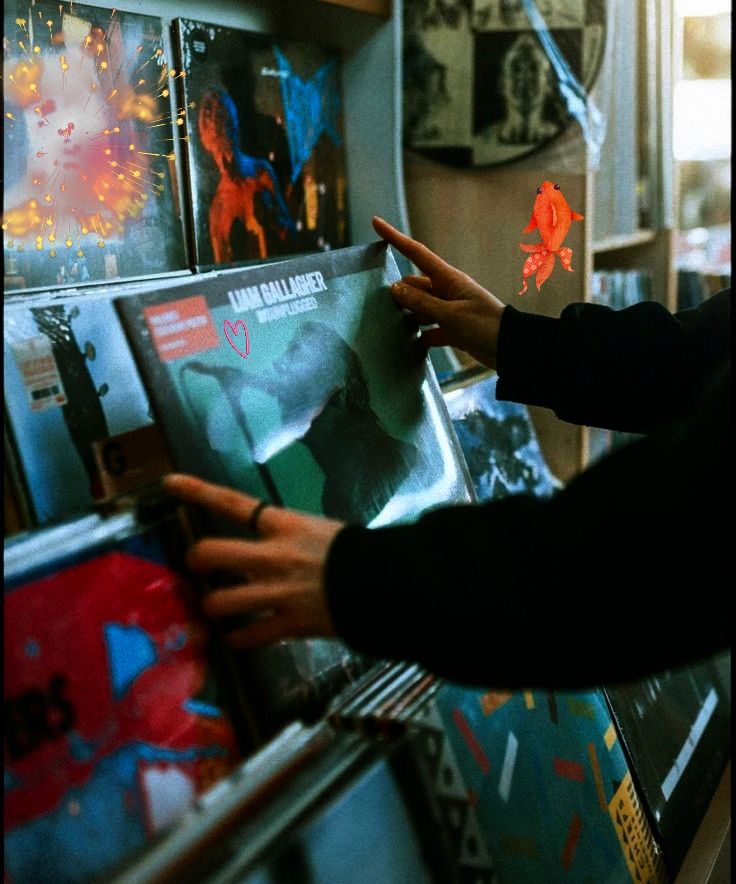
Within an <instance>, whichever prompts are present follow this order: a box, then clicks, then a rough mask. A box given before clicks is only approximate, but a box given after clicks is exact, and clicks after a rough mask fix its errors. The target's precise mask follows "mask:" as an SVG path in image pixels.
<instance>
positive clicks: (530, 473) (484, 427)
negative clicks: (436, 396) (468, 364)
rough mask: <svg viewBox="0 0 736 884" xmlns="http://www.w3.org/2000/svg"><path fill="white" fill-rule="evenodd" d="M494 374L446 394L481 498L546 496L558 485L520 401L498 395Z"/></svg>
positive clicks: (450, 411) (527, 413)
mask: <svg viewBox="0 0 736 884" xmlns="http://www.w3.org/2000/svg"><path fill="white" fill-rule="evenodd" d="M497 381H498V377H497V375H495V374H494V375H493V376H491V377H485V378H481V379H477V380H472V381H470V382H468V383H466V384H464V385H463V386H461V387H458V388H457V389H452V390H446V391H445V392H444V397H445V402H446V404H447V410H448V411H449V413H450V417H451V418H452V422H453V425H454V427H455V432H456V433H457V437H458V440H459V442H460V447H461V448H462V450H463V454H464V455H465V462H466V463H467V465H468V471H469V472H470V475H471V477H472V479H473V484H474V487H475V492H476V495H477V496H478V499H479V500H493V499H495V498H499V497H507V496H508V495H510V494H533V495H534V496H536V497H548V496H549V495H550V494H552V493H553V492H554V491H556V490H559V489H560V488H561V487H562V483H561V482H560V481H559V479H557V478H556V477H555V476H554V475H553V474H552V472H551V471H550V468H549V466H548V465H547V462H546V460H545V459H544V455H543V454H542V450H541V448H540V447H539V441H538V439H537V434H536V431H535V429H534V424H533V423H532V420H531V418H530V417H529V412H528V410H527V408H526V406H524V405H519V404H518V403H516V402H504V401H499V400H498V399H496V383H497Z"/></svg>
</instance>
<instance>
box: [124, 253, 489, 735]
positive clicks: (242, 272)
mask: <svg viewBox="0 0 736 884" xmlns="http://www.w3.org/2000/svg"><path fill="white" fill-rule="evenodd" d="M399 277H400V273H399V270H398V268H397V266H396V262H395V260H394V257H393V255H392V254H391V252H390V250H389V249H388V247H387V246H386V245H385V244H381V243H374V244H371V245H367V246H355V247H352V248H347V249H339V250H335V251H330V252H325V253H315V254H313V255H310V256H306V257H298V258H293V259H289V260H286V261H281V262H277V263H273V264H266V265H255V266H251V267H245V268H242V269H238V270H229V271H223V272H222V273H219V274H208V275H207V276H206V277H203V279H202V281H201V284H200V285H197V282H196V280H195V281H194V282H192V281H191V280H190V281H189V283H188V284H187V285H186V286H182V287H180V288H179V287H174V288H170V289H167V290H166V291H155V290H151V291H148V292H146V293H141V294H136V295H133V296H131V297H127V298H124V299H120V300H118V301H116V306H117V309H118V312H119V315H120V317H121V320H122V323H123V327H124V328H125V330H126V334H127V335H128V338H129V341H130V345H131V349H132V351H133V353H134V356H135V358H136V361H137V363H138V367H139V370H140V373H141V377H142V378H143V381H144V384H145V386H146V389H147V391H148V394H149V398H150V400H151V404H152V407H153V410H154V413H155V416H156V419H157V422H158V423H159V424H160V426H161V428H162V430H163V433H164V436H165V438H166V441H167V444H168V445H169V447H170V449H171V456H172V460H173V462H174V464H175V466H176V468H177V469H179V470H182V471H186V472H189V473H193V474H195V475H198V476H200V477H202V478H204V479H207V480H209V481H212V482H217V483H219V484H222V485H226V486H228V487H234V488H237V489H240V490H242V491H245V492H247V493H249V494H252V495H255V496H256V497H259V498H262V499H265V500H267V501H269V502H270V503H272V504H275V505H280V506H288V507H291V508H295V509H299V510H302V511H306V512H311V513H315V514H323V515H326V516H330V517H332V518H337V519H342V520H343V521H345V522H350V523H353V524H361V525H366V526H369V527H377V526H380V525H386V524H390V523H396V522H400V521H410V520H412V519H415V518H416V517H418V516H419V515H420V514H421V513H422V512H424V511H426V510H428V509H430V508H432V507H435V506H438V505H442V504H452V503H469V502H471V501H472V500H473V499H474V492H473V490H472V484H471V481H470V478H469V475H468V473H467V468H466V465H465V461H464V459H463V456H462V452H461V450H460V447H459V445H458V443H457V438H456V436H455V433H454V430H453V427H452V422H451V421H450V419H449V416H448V414H447V410H446V407H445V403H444V400H443V398H442V393H441V391H440V388H439V385H438V384H437V380H436V378H435V376H434V373H433V371H432V369H431V366H430V364H429V361H428V359H427V357H426V354H425V353H424V352H423V351H422V350H421V348H420V347H419V345H418V343H417V334H416V326H415V325H414V324H413V321H412V320H410V319H409V317H408V316H407V315H406V314H405V313H404V312H402V311H401V310H400V309H399V308H398V307H397V306H396V304H395V303H394V301H393V300H392V298H391V296H390V294H389V289H388V286H389V285H390V283H392V282H393V281H395V280H396V279H398V278H399ZM207 530H208V531H214V533H223V532H226V533H230V532H231V531H232V527H230V526H226V525H224V524H222V523H220V522H218V523H212V524H210V525H208V528H207ZM241 530H242V528H241ZM246 656H247V660H245V661H244V665H243V672H244V673H245V674H246V677H247V678H248V679H249V681H250V684H251V689H252V695H253V699H252V702H253V705H254V707H255V709H256V715H257V716H261V715H262V716H263V719H264V720H265V721H266V722H267V724H268V726H272V727H275V726H276V725H277V724H279V723H283V722H284V721H286V720H288V719H289V718H290V717H293V716H294V715H297V716H301V717H305V716H306V715H311V714H319V713H320V710H321V708H323V707H322V706H321V704H322V703H324V702H326V701H327V700H329V699H330V698H331V697H332V696H334V693H335V691H336V690H337V689H339V687H340V686H343V685H345V684H346V683H348V682H350V681H352V680H353V679H354V677H356V676H357V675H358V674H359V673H360V672H361V671H364V668H365V665H367V662H368V661H362V660H359V659H358V658H357V657H356V656H355V655H353V654H351V653H350V652H349V650H348V649H346V648H345V647H344V646H343V645H342V643H341V642H338V641H327V640H321V639H309V640H300V641H289V642H281V643H279V644H277V645H273V646H271V647H269V648H267V649H264V650H261V651H257V652H255V653H251V654H249V655H246Z"/></svg>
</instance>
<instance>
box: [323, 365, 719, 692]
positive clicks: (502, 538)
mask: <svg viewBox="0 0 736 884" xmlns="http://www.w3.org/2000/svg"><path fill="white" fill-rule="evenodd" d="M716 375H717V377H716V379H715V381H714V382H713V385H712V387H711V388H710V389H709V390H708V393H707V395H706V396H704V399H703V402H701V405H700V407H699V408H697V409H696V410H695V411H694V412H693V414H691V416H690V417H689V418H688V419H687V420H683V421H680V422H679V423H677V424H673V425H670V426H667V427H663V428H662V429H661V430H659V431H658V432H656V433H653V434H651V435H649V436H647V437H646V438H643V439H641V440H638V441H636V442H634V443H631V444H630V445H628V446H626V447H625V448H622V449H620V450H618V451H617V452H615V453H614V454H613V455H611V456H609V457H607V458H605V459H603V460H602V461H600V462H599V463H598V464H596V465H595V466H593V467H592V468H590V469H589V470H587V471H586V472H585V473H583V474H582V475H580V476H579V477H578V478H576V479H575V480H574V481H572V482H571V483H570V484H569V485H568V486H567V488H565V489H564V490H563V491H562V492H560V493H559V494H557V495H556V496H555V497H553V498H551V499H548V500H543V499H538V498H533V497H528V496H522V495H519V496H515V497H509V498H504V499H500V500H498V501H493V502H490V503H488V504H484V505H482V506H471V507H468V506H457V507H449V508H445V509H441V510H437V511H435V512H432V513H429V514H427V515H425V516H424V517H423V518H421V519H420V520H419V521H418V522H417V523H416V524H414V525H408V526H396V527H388V528H381V529H366V528H360V527H349V528H346V529H344V530H343V531H342V532H341V533H340V534H339V535H338V536H337V538H336V539H335V541H334V543H333V545H332V548H331V550H330V553H329V556H328V560H327V564H326V578H325V579H326V592H327V598H328V603H329V606H330V610H331V612H332V616H333V619H334V622H335V624H336V627H337V629H338V632H339V633H340V634H341V635H342V637H343V638H344V639H345V640H346V641H347V642H348V644H350V645H352V646H353V647H354V648H355V649H356V650H358V651H361V652H363V653H366V654H369V655H372V656H377V657H383V658H389V659H409V660H415V661H418V662H420V663H422V664H423V665H425V666H426V667H427V668H428V669H430V670H432V671H434V672H436V673H438V674H439V675H442V676H445V677H447V678H449V679H453V680H455V681H459V682H464V683H472V684H482V685H486V686H497V687H503V688H520V687H555V688H558V689H564V688H566V687H570V688H575V687H581V686H592V685H595V684H601V683H612V682H616V681H619V680H621V679H626V678H632V677H636V676H638V675H643V674H645V673H649V672H652V671H656V670H658V669H661V668H667V667H670V666H674V665H677V664H678V663H682V662H685V661H688V660H693V659H696V658H698V657H699V656H701V655H706V654H710V653H713V652H715V651H716V650H720V649H721V648H723V647H726V646H728V645H729V643H730V630H731V626H730V601H729V599H730V596H731V593H732V589H731V587H732V586H733V583H734V575H733V567H732V555H731V550H732V548H733V522H732V518H733V514H732V509H733V495H732V489H731V479H732V472H731V460H732V449H731V442H730V361H729V360H727V361H726V362H724V363H723V364H722V366H721V368H720V370H719V371H718V372H717V373H716Z"/></svg>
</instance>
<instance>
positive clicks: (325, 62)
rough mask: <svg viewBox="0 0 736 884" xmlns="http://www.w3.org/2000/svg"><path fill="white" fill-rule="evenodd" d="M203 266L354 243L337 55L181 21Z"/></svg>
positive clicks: (190, 167)
mask: <svg viewBox="0 0 736 884" xmlns="http://www.w3.org/2000/svg"><path fill="white" fill-rule="evenodd" d="M174 26H175V33H176V37H177V42H178V47H179V53H180V66H181V69H182V71H183V72H184V74H185V76H184V78H183V79H182V80H181V82H180V84H179V85H180V88H181V103H182V106H183V107H184V108H185V110H186V118H185V119H186V122H185V125H186V144H185V154H186V169H187V177H188V181H189V203H190V206H189V209H190V212H191V221H192V229H193V237H194V243H193V249H194V257H195V262H196V264H197V265H198V266H212V265H222V264H230V263H233V262H253V261H261V260H263V259H266V258H270V257H273V256H282V255H292V254H297V253H304V252H313V251H327V250H329V249H335V248H341V247H343V246H345V245H347V244H348V232H347V193H346V178H345V157H344V154H345V145H344V137H343V106H342V92H341V80H340V78H341V59H340V55H339V53H338V52H336V51H333V50H329V49H325V48H323V47H321V46H318V45H317V44H314V43H307V42H299V41H293V40H286V39H281V38H277V37H274V36H267V35H263V34H256V33H251V32H249V31H243V30H237V29H233V28H226V27H222V26H220V25H211V24H206V23H204V22H197V21H191V20H189V19H177V20H176V21H175V23H174Z"/></svg>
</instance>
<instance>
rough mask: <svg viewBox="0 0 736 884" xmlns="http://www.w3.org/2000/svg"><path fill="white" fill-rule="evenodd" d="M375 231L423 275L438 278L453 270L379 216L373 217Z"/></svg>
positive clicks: (423, 246)
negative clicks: (439, 275)
mask: <svg viewBox="0 0 736 884" xmlns="http://www.w3.org/2000/svg"><path fill="white" fill-rule="evenodd" d="M373 229H374V230H375V231H376V233H377V234H378V235H379V236H380V237H381V239H385V240H386V242H387V243H389V244H390V245H392V246H394V248H396V249H397V250H398V251H399V252H401V254H402V255H404V257H406V258H408V259H409V260H410V261H411V262H412V263H413V264H415V265H416V266H417V267H418V268H419V269H420V270H421V271H422V273H426V274H427V276H429V277H430V278H431V277H433V276H435V277H436V276H437V275H438V274H442V273H447V272H448V271H449V270H452V269H453V268H452V267H451V266H450V265H449V264H448V263H447V262H446V261H443V260H442V258H440V256H439V255H436V254H435V253H434V252H433V251H432V250H431V249H428V248H427V246H425V245H424V244H423V243H420V242H418V241H417V240H416V239H412V238H411V237H410V236H406V234H404V233H401V231H399V230H397V229H396V228H395V227H394V226H393V225H391V224H389V223H388V221H384V220H383V218H379V217H378V216H377V215H375V216H374V217H373Z"/></svg>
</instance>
